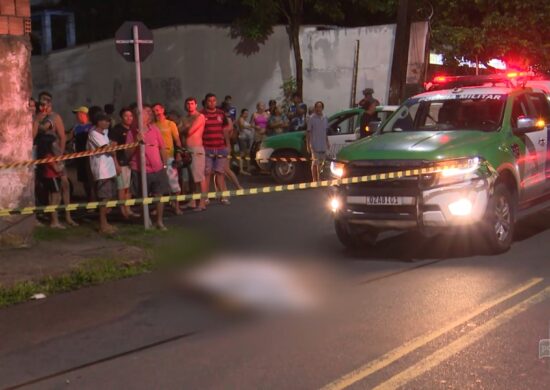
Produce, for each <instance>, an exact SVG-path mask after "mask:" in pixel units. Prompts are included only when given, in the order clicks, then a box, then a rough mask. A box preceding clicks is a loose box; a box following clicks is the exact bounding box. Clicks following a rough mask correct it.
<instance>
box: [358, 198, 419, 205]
mask: <svg viewBox="0 0 550 390" xmlns="http://www.w3.org/2000/svg"><path fill="white" fill-rule="evenodd" d="M347 201H348V203H349V204H365V205H368V206H407V205H409V206H410V205H414V204H415V198H414V197H412V196H388V195H368V196H348V199H347Z"/></svg>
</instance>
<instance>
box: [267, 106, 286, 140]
mask: <svg viewBox="0 0 550 390" xmlns="http://www.w3.org/2000/svg"><path fill="white" fill-rule="evenodd" d="M268 128H269V133H270V135H277V134H282V133H284V132H285V131H287V128H288V119H287V118H286V115H284V114H283V112H282V110H281V109H280V108H279V107H278V106H275V108H274V109H273V112H272V113H271V116H270V117H269V122H268Z"/></svg>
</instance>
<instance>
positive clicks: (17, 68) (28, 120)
mask: <svg viewBox="0 0 550 390" xmlns="http://www.w3.org/2000/svg"><path fill="white" fill-rule="evenodd" d="M0 17H2V18H4V19H6V20H9V22H6V23H3V24H0V75H2V76H1V77H0V163H11V162H16V161H21V160H30V159H31V158H32V114H31V111H30V110H29V106H28V104H29V98H30V97H31V72H30V55H31V45H30V40H29V37H28V34H26V33H25V28H24V26H25V24H24V21H25V18H27V17H30V6H29V2H28V1H27V2H25V1H24V0H17V1H16V2H13V1H12V2H9V1H4V2H2V7H0ZM0 188H2V192H1V193H0V209H9V208H16V207H27V206H33V205H34V169H32V168H17V169H11V170H7V169H0ZM34 223H35V219H34V216H33V215H31V216H9V217H6V216H3V217H0V246H10V247H13V246H15V247H18V246H26V245H28V244H29V242H30V241H31V240H32V232H33V227H34Z"/></svg>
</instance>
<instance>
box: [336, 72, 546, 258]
mask: <svg viewBox="0 0 550 390" xmlns="http://www.w3.org/2000/svg"><path fill="white" fill-rule="evenodd" d="M488 79H489V78H488ZM497 81H498V80H497V79H496V78H494V80H492V84H493V85H494V84H497ZM481 84H482V86H479V87H457V88H454V89H447V90H439V91H433V92H427V93H424V94H420V95H417V96H414V97H412V98H410V99H408V100H407V101H406V102H405V103H404V104H403V105H402V106H401V107H400V108H399V109H398V110H397V111H396V112H395V113H394V114H393V115H392V116H391V117H390V118H389V119H388V120H387V121H385V122H384V123H383V124H382V126H381V128H380V129H379V131H378V132H377V133H376V134H375V135H373V136H371V137H368V138H365V139H363V140H361V141H358V142H356V143H354V144H352V145H349V146H347V147H345V148H343V149H342V150H341V151H340V152H339V153H338V155H337V161H334V162H332V163H331V171H332V173H333V176H334V177H336V178H342V177H356V176H364V175H369V174H377V173H386V172H394V171H404V170H412V169H418V168H424V167H429V168H434V167H435V168H436V169H437V168H438V167H444V166H445V167H448V166H456V165H459V166H460V167H461V168H457V169H446V170H442V171H441V172H438V173H433V174H426V175H419V176H412V177H403V178H396V179H392V180H383V181H378V182H369V183H364V184H354V185H340V186H337V187H335V189H334V191H335V192H334V194H333V198H332V200H331V208H332V210H333V212H334V221H335V230H336V234H337V236H338V237H339V239H340V241H341V242H342V243H343V244H344V245H345V246H347V247H357V246H360V245H365V244H373V243H375V240H376V237H377V235H378V234H379V233H380V232H382V231H385V230H411V229H417V230H420V231H421V232H423V233H426V234H427V235H431V234H434V233H439V232H444V231H452V232H454V231H455V230H462V229H465V228H466V231H472V230H473V231H476V232H481V233H480V234H479V237H482V238H484V239H485V240H486V241H487V243H488V244H489V247H490V248H491V249H492V251H493V252H496V253H498V252H503V251H506V250H507V249H508V248H509V247H510V245H511V243H512V240H513V235H514V223H515V221H516V220H517V219H518V217H520V216H521V215H524V214H527V213H533V212H536V211H537V210H540V209H542V208H546V207H548V206H550V203H549V200H550V180H548V179H547V177H548V173H547V172H548V171H550V164H549V163H548V159H547V154H548V146H547V143H548V142H547V141H548V131H550V126H548V124H549V123H550V104H549V100H548V97H547V95H545V94H544V93H543V91H542V90H540V89H534V88H529V87H524V86H520V87H517V88H514V87H509V86H508V87H506V86H505V87H498V86H491V84H489V86H487V84H483V83H481ZM472 228H475V229H472Z"/></svg>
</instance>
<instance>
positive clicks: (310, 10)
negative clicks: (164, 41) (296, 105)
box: [219, 0, 395, 95]
mask: <svg viewBox="0 0 550 390" xmlns="http://www.w3.org/2000/svg"><path fill="white" fill-rule="evenodd" d="M219 1H220V2H221V3H224V4H234V5H236V6H240V7H242V8H243V9H244V10H245V13H244V14H243V15H242V16H241V17H239V18H237V19H236V20H235V22H234V24H233V31H234V35H235V36H239V37H241V38H242V39H245V40H247V39H248V40H253V41H256V42H264V41H265V40H266V39H267V38H268V37H269V36H270V35H271V34H272V33H273V27H274V26H275V25H277V24H281V23H283V24H285V25H286V29H287V33H288V36H289V41H290V45H291V47H292V49H293V54H294V62H295V65H296V77H295V79H296V91H297V92H298V93H299V94H300V95H302V92H303V83H304V78H303V66H302V52H301V47H300V28H301V26H302V25H303V24H304V22H305V21H307V20H308V18H311V17H312V16H314V17H316V20H317V21H323V22H325V23H332V24H335V23H336V24H338V23H341V22H344V21H345V20H346V19H347V15H346V14H347V13H348V12H350V11H351V12H353V13H355V14H361V13H367V14H368V13H375V12H381V13H386V14H387V13H391V12H392V11H393V10H394V7H395V0H389V1H388V0H386V1H384V0H219Z"/></svg>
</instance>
